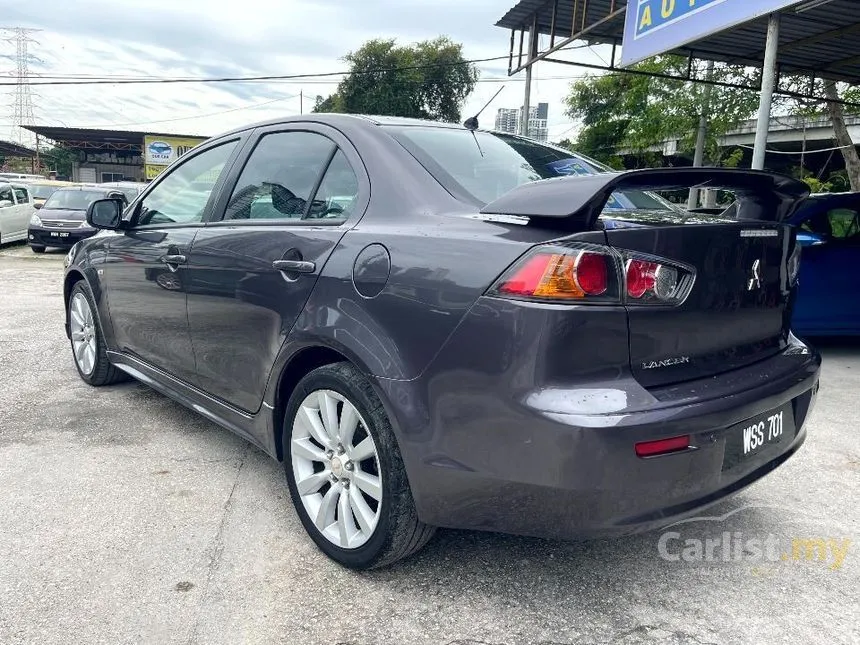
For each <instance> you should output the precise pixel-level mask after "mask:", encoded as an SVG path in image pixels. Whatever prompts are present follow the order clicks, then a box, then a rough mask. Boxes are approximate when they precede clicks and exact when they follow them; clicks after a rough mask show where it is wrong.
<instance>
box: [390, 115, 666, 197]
mask: <svg viewBox="0 0 860 645" xmlns="http://www.w3.org/2000/svg"><path fill="white" fill-rule="evenodd" d="M389 131H390V132H391V134H392V136H393V137H394V138H395V139H396V140H397V141H399V142H400V144H401V145H403V147H405V148H406V149H407V150H409V152H411V153H412V155H413V156H414V157H415V158H416V159H418V161H419V162H420V163H421V164H422V165H423V166H424V167H425V168H427V170H428V171H429V172H430V174H432V175H433V176H434V177H435V178H436V179H437V180H438V181H439V183H441V184H442V185H443V186H446V187H448V188H449V189H450V187H452V186H453V187H459V189H460V190H464V191H465V192H467V193H468V194H469V195H471V196H472V197H473V198H474V199H476V200H477V201H479V202H481V203H484V204H487V203H489V202H492V201H494V200H496V199H498V198H499V197H501V196H502V195H504V194H505V193H506V192H508V191H510V190H513V189H514V188H516V187H517V186H519V185H521V184H525V183H528V182H531V181H538V180H540V179H550V178H552V177H559V176H565V175H594V174H598V173H602V172H609V171H611V169H610V168H607V167H605V166H602V165H600V164H599V163H598V162H596V161H593V160H591V159H587V158H585V157H582V156H581V155H576V154H574V153H572V152H570V151H568V150H564V149H561V148H556V147H554V146H549V145H545V144H542V143H540V142H538V141H532V140H529V139H522V138H519V137H514V136H511V135H505V134H501V133H498V132H474V133H473V132H470V131H468V130H461V129H456V128H438V127H429V128H422V127H399V128H398V127H391V128H390V130H389ZM607 207H608V208H610V209H612V208H614V209H618V208H624V209H653V210H672V206H671V205H670V204H669V203H668V202H666V201H665V200H663V199H661V198H660V197H658V196H657V195H654V194H652V193H646V192H642V191H626V192H623V193H614V194H613V195H612V198H611V199H610V201H609V203H608V204H607Z"/></svg>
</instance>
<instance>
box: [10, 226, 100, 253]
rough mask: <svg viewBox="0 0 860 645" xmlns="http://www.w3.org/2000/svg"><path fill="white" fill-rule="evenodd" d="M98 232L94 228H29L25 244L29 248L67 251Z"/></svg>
mask: <svg viewBox="0 0 860 645" xmlns="http://www.w3.org/2000/svg"><path fill="white" fill-rule="evenodd" d="M97 232H98V231H97V230H96V229H94V228H82V229H79V228H73V229H47V228H38V227H33V226H31V227H30V228H29V229H27V243H28V244H30V245H31V246H50V247H55V248H58V249H68V248H71V247H72V246H74V245H75V243H76V242H79V241H81V240H83V239H86V238H88V237H92V236H93V235H95V234H96V233H97Z"/></svg>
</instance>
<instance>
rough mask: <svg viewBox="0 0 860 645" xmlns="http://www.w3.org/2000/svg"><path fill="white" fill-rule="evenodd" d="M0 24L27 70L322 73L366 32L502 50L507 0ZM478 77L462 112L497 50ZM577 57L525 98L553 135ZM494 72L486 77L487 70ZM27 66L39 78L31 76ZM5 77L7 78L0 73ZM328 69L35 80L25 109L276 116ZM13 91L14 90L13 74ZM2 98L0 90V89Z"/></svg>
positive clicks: (75, 117) (91, 0) (325, 4)
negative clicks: (296, 77) (25, 49)
mask: <svg viewBox="0 0 860 645" xmlns="http://www.w3.org/2000/svg"><path fill="white" fill-rule="evenodd" d="M4 4H5V5H6V6H5V8H4V9H3V12H2V16H3V17H2V23H3V26H10V27H28V28H35V29H40V30H41V31H38V32H35V33H33V34H31V36H32V37H33V38H34V39H35V40H36V41H38V42H37V43H32V44H30V54H31V59H30V70H31V73H32V74H33V75H40V76H41V77H42V79H41V80H57V79H68V78H70V77H72V76H74V77H81V78H90V77H99V78H104V77H110V78H121V77H130V76H133V77H141V76H155V77H195V78H197V77H218V76H263V75H282V74H307V73H325V72H334V71H340V70H343V69H345V66H344V63H343V62H342V61H341V60H340V59H341V57H342V56H343V55H344V54H346V53H347V52H349V51H351V50H354V49H357V48H358V47H360V46H361V45H362V43H364V42H365V41H366V40H368V39H371V38H375V37H381V38H397V39H398V41H399V42H402V43H409V42H415V41H419V40H424V39H428V38H434V37H436V36H438V35H447V36H449V37H451V38H452V39H454V40H455V41H457V42H461V43H463V45H464V51H465V55H466V57H467V58H469V59H478V58H490V57H495V56H506V55H507V50H508V43H509V33H510V32H508V31H505V30H503V29H500V28H498V27H494V26H493V24H494V23H495V22H496V21H497V20H498V19H499V18H500V17H501V16H502V15H503V14H504V13H505V12H506V11H507V10H508V9H509V8H510V7H511V6H512V5H513V4H514V0H498V1H491V0H471V1H470V2H462V1H461V0H433V1H431V0H412V1H411V2H403V1H402V0H398V1H395V0H364V2H357V1H355V0H316V1H310V0H307V1H305V0H242V1H241V2H229V3H228V2H226V0H221V1H220V2H218V0H215V2H212V1H209V2H205V1H203V0H146V1H145V2H140V1H139V0H135V1H131V0H39V1H38V2H15V3H11V2H10V3H4ZM14 53H15V49H14V45H13V44H11V43H8V42H3V41H0V72H4V73H7V74H9V73H12V72H13V71H14ZM564 55H565V57H566V58H567V59H569V60H579V61H581V62H587V63H599V62H600V61H601V58H604V59H605V58H606V56H607V55H608V52H607V51H606V50H605V49H604V50H602V49H599V48H594V49H591V48H585V49H578V50H576V51H571V52H565V54H564ZM479 68H480V70H481V78H482V80H483V82H480V83H479V84H478V86H477V87H476V89H475V91H474V92H473V94H472V95H471V97H470V98H469V100H468V102H467V104H466V106H465V109H464V116H465V115H466V114H470V113H473V112H474V111H476V110H477V109H479V108H480V107H481V106H482V105H483V104H484V103H485V102H486V101H487V100H488V99H489V98H490V97H491V96H492V95H493V93H494V92H495V91H496V90H497V89H498V88H499V87H500V86H501V84H500V83H499V82H498V79H505V78H506V68H507V61H506V60H499V61H493V62H488V63H481V64H480V65H479ZM587 72H588V71H587V70H585V69H583V68H581V67H572V66H568V65H559V64H552V63H540V64H538V65H537V66H536V72H535V80H534V81H533V87H532V103H533V104H534V103H535V102H537V101H548V102H549V104H550V111H549V116H550V137H551V138H552V139H554V140H558V139H561V138H564V137H566V136H571V135H573V134H575V128H576V126H575V124H574V123H572V122H571V121H570V119H569V118H568V117H566V116H565V115H564V113H563V107H562V99H563V97H564V96H565V94H566V90H567V87H568V84H569V83H570V79H571V78H575V77H581V76H582V75H583V74H585V73H587ZM523 76H524V74H520V75H519V76H518V77H514V78H510V79H506V80H505V82H504V83H503V84H504V86H505V89H504V90H503V91H502V93H501V94H500V95H499V97H498V98H497V99H496V101H495V102H494V103H493V105H491V106H490V108H488V110H487V112H486V113H485V116H484V118H483V119H482V125H485V126H486V125H492V120H493V116H494V115H495V109H496V108H498V107H518V106H520V105H521V104H522V99H523ZM493 79H496V80H495V81H494V80H493ZM34 80H36V79H34ZM6 82H8V80H7V81H6ZM335 86H336V79H335V82H331V80H321V79H308V80H302V81H289V82H286V81H280V82H266V83H263V82H254V83H250V82H245V83H219V84H171V85H116V84H109V85H98V86H38V87H33V88H32V92H33V105H34V112H35V114H34V116H35V122H36V123H39V124H46V125H64V126H78V127H107V128H117V129H126V130H136V129H143V130H149V131H155V132H162V133H176V134H203V135H214V134H217V133H219V132H222V131H224V130H227V129H230V128H232V127H236V126H240V125H243V124H247V123H252V122H254V121H259V120H263V119H267V118H272V117H276V116H283V115H291V114H298V113H299V110H300V98H299V94H300V92H301V93H303V94H304V109H305V110H306V111H307V110H309V109H310V106H311V105H312V104H313V97H314V96H316V95H322V96H326V95H328V94H330V93H331V92H332V91H334V89H335ZM4 89H7V90H9V91H10V94H9V100H10V102H11V99H12V93H11V91H12V90H13V89H14V88H12V87H6V88H4ZM0 105H2V103H0ZM11 116H12V113H11V108H5V109H3V110H2V111H0V139H8V138H9V134H10V130H11V128H12V125H13V124H12V123H11Z"/></svg>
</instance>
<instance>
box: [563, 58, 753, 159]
mask: <svg viewBox="0 0 860 645" xmlns="http://www.w3.org/2000/svg"><path fill="white" fill-rule="evenodd" d="M687 65H688V61H687V59H686V58H683V57H678V56H671V55H666V56H657V57H655V58H651V59H649V60H646V61H643V62H642V63H639V64H638V65H636V66H634V69H635V70H637V71H641V72H650V73H652V74H656V75H660V74H664V75H671V76H681V75H683V74H685V73H686V71H687ZM698 67H699V68H698V69H697V67H696V66H695V65H694V67H693V71H694V72H695V76H696V77H698V78H704V76H705V72H704V69H705V64H704V63H701V64H698ZM712 79H713V80H715V81H721V82H734V83H743V82H745V83H749V80H750V79H749V75H748V70H745V69H742V68H737V67H733V66H729V65H723V64H716V65H715V66H714V70H713V72H712ZM705 87H706V86H705V85H704V84H702V83H693V82H689V81H682V80H675V79H670V78H663V77H661V76H644V75H641V74H629V73H614V74H604V75H599V76H590V77H588V78H586V79H584V80H581V81H577V82H575V83H573V84H571V88H570V94H569V95H568V97H567V99H566V103H567V115H568V116H570V117H571V118H574V119H580V120H581V121H582V126H583V127H582V129H581V131H580V133H579V137H578V139H577V149H578V150H580V151H581V152H582V153H584V154H587V155H590V156H592V157H594V158H596V159H599V160H601V161H604V162H605V163H610V162H611V161H613V160H614V159H616V158H617V156H618V155H619V153H621V152H622V151H624V152H627V153H632V154H634V155H640V156H642V155H645V153H648V152H649V150H653V148H654V147H655V146H662V144H663V143H664V142H666V141H668V140H678V141H679V147H680V150H681V151H682V152H692V150H693V149H694V147H695V141H696V132H697V130H698V126H699V118H700V116H701V114H702V108H703V105H704V104H705ZM707 103H708V106H709V110H708V112H709V114H708V122H709V127H708V132H707V138H706V141H705V143H706V147H705V150H706V155H705V158H706V160H707V161H708V162H709V163H717V162H719V160H720V156H721V154H720V149H719V146H718V145H717V141H718V139H719V137H720V136H721V135H723V134H724V133H725V132H727V131H728V130H730V129H731V128H733V127H734V126H736V125H737V124H738V123H740V122H741V121H743V120H745V119H748V118H750V117H752V116H753V115H754V114H755V111H756V108H757V107H758V94H757V93H756V92H755V91H752V90H741V89H732V88H726V87H722V86H711V89H710V98H709V100H708V102H707ZM643 160H644V161H646V163H649V162H653V159H651V158H650V155H645V156H644V159H643Z"/></svg>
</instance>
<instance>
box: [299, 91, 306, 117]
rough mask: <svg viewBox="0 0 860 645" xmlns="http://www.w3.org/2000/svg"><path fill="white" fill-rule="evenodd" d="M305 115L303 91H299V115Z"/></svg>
mask: <svg viewBox="0 0 860 645" xmlns="http://www.w3.org/2000/svg"><path fill="white" fill-rule="evenodd" d="M304 113H305V93H304V91H303V90H299V114H304Z"/></svg>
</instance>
